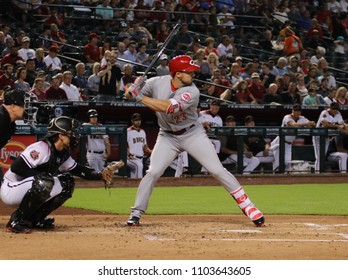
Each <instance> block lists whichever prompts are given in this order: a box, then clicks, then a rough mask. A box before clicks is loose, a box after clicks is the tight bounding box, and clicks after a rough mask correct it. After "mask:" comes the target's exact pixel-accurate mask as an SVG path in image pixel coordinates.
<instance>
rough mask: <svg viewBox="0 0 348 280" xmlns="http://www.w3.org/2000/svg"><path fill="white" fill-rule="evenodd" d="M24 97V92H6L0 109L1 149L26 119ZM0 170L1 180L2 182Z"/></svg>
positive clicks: (0, 171) (0, 177)
mask: <svg viewBox="0 0 348 280" xmlns="http://www.w3.org/2000/svg"><path fill="white" fill-rule="evenodd" d="M24 96H25V92H24V91H22V90H11V91H7V92H5V95H4V100H3V104H2V106H1V107H0V128H1V129H0V149H2V148H3V147H4V146H5V145H6V144H7V142H8V141H9V140H10V139H11V137H12V135H13V134H14V133H15V131H16V123H15V122H16V121H17V120H22V119H23V117H24ZM2 176H3V175H2V170H1V168H0V180H2Z"/></svg>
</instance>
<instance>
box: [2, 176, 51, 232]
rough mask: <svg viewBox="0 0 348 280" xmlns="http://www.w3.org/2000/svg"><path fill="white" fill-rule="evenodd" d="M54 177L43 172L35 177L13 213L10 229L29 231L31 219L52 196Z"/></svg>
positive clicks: (13, 230) (9, 223)
mask: <svg viewBox="0 0 348 280" xmlns="http://www.w3.org/2000/svg"><path fill="white" fill-rule="evenodd" d="M53 183H54V180H53V177H52V176H50V175H48V174H41V175H38V176H35V177H34V181H33V185H32V187H31V189H29V190H28V191H27V193H26V194H25V195H24V197H23V199H22V201H21V203H20V205H19V207H18V209H17V210H16V211H15V212H13V213H12V215H11V218H10V221H9V222H8V224H7V225H6V228H7V229H8V230H9V231H12V232H15V233H29V232H30V229H29V228H30V227H31V226H32V224H31V219H32V217H33V216H34V214H35V213H36V211H37V210H38V209H39V208H40V207H41V205H42V204H43V203H44V202H45V201H46V200H47V199H48V198H49V197H50V193H51V191H52V188H53Z"/></svg>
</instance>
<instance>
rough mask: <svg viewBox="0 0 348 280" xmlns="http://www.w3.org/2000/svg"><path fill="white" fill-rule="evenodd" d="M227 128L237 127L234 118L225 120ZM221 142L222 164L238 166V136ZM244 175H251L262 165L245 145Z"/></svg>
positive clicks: (229, 117)
mask: <svg viewBox="0 0 348 280" xmlns="http://www.w3.org/2000/svg"><path fill="white" fill-rule="evenodd" d="M225 126H228V127H235V126H236V121H235V118H234V116H232V115H229V116H227V117H226V119H225ZM220 140H221V153H220V154H219V158H220V160H221V163H222V164H231V163H233V164H237V162H238V148H237V147H238V145H237V137H236V136H224V137H221V138H220ZM243 153H244V156H243V167H244V169H243V174H250V173H251V172H253V171H254V170H255V168H256V167H258V165H259V164H260V161H259V159H258V158H256V157H254V156H253V154H252V152H250V151H248V148H247V146H246V145H245V144H244V145H243Z"/></svg>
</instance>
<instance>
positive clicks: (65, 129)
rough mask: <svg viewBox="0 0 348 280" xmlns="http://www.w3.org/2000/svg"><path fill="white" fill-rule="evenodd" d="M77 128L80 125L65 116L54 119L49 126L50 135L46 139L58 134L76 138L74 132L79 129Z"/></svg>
mask: <svg viewBox="0 0 348 280" xmlns="http://www.w3.org/2000/svg"><path fill="white" fill-rule="evenodd" d="M77 126H78V123H77V121H76V120H75V119H72V118H69V117H65V116H61V117H57V118H54V119H52V120H51V121H50V122H49V124H48V127H47V130H48V133H47V135H46V137H51V136H54V135H56V134H64V135H66V136H69V137H74V136H75V131H74V130H75V129H76V128H77Z"/></svg>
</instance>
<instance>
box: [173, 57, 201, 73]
mask: <svg viewBox="0 0 348 280" xmlns="http://www.w3.org/2000/svg"><path fill="white" fill-rule="evenodd" d="M199 68H200V66H199V65H197V64H195V63H194V62H193V60H192V58H191V57H190V56H188V55H178V56H175V57H173V58H172V59H171V60H170V62H169V71H170V75H172V76H174V75H175V73H176V72H194V71H197V70H199Z"/></svg>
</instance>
